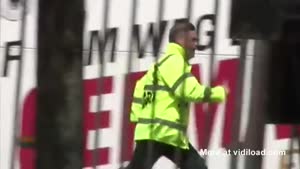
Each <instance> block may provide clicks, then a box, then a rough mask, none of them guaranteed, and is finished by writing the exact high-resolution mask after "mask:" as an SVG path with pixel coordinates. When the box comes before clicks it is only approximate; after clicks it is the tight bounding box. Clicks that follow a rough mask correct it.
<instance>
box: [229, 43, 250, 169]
mask: <svg viewBox="0 0 300 169" xmlns="http://www.w3.org/2000/svg"><path fill="white" fill-rule="evenodd" d="M247 44H248V40H240V59H239V60H240V61H239V62H240V63H239V75H238V80H237V89H236V90H237V92H236V95H235V112H234V119H233V125H232V126H233V127H232V145H231V148H232V150H233V151H234V150H238V149H240V148H242V145H241V144H242V143H240V142H239V135H240V134H239V133H240V127H236V126H240V125H241V124H240V122H241V113H242V104H243V88H244V75H245V67H246V56H247ZM237 163H238V157H237V156H236V155H234V154H231V161H230V169H237Z"/></svg>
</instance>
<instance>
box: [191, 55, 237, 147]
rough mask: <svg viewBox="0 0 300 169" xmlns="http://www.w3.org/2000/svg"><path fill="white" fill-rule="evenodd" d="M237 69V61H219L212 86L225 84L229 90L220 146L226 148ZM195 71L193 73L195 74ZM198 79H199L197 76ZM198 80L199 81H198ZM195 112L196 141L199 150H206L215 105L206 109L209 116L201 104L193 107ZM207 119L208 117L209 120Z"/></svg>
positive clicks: (230, 128) (228, 138)
mask: <svg viewBox="0 0 300 169" xmlns="http://www.w3.org/2000/svg"><path fill="white" fill-rule="evenodd" d="M237 68H238V59H232V60H225V61H221V62H220V65H219V71H218V75H217V77H216V79H215V80H214V82H213V86H216V85H222V84H227V85H228V87H229V89H230V94H229V95H228V96H227V102H226V105H225V118H224V126H223V132H222V134H223V136H222V146H223V147H228V146H229V144H230V143H231V140H232V138H231V135H232V127H233V126H232V124H233V115H234V103H235V100H234V97H235V89H236V82H237V72H238V71H237ZM197 72H199V71H197V70H196V69H195V73H197ZM198 77H200V76H199V75H198ZM199 80H200V79H199ZM195 111H196V115H195V116H196V129H197V140H198V144H199V147H198V148H199V149H206V148H208V144H209V141H210V138H211V136H212V127H213V125H214V124H215V117H216V111H217V105H216V104H212V105H210V106H209V108H208V111H207V112H208V113H210V115H209V116H207V115H206V112H205V111H204V110H203V105H202V104H196V105H195ZM207 117H210V118H209V119H208V118H207Z"/></svg>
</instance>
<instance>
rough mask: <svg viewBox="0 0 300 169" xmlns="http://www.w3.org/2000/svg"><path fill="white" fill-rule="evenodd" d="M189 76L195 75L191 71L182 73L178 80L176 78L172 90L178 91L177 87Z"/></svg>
mask: <svg viewBox="0 0 300 169" xmlns="http://www.w3.org/2000/svg"><path fill="white" fill-rule="evenodd" d="M189 77H193V75H192V74H191V73H184V74H183V75H181V76H180V77H179V78H178V79H177V80H176V82H175V83H174V84H173V86H172V88H171V89H172V91H173V92H175V91H176V89H177V87H178V86H179V85H180V84H181V83H182V82H184V80H185V79H186V78H189Z"/></svg>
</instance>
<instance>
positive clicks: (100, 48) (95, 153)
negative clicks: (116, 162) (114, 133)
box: [91, 0, 110, 169]
mask: <svg viewBox="0 0 300 169" xmlns="http://www.w3.org/2000/svg"><path fill="white" fill-rule="evenodd" d="M104 3H105V4H104V6H103V7H104V9H103V25H102V31H101V32H100V34H99V36H100V38H99V41H100V42H99V43H98V44H99V46H98V51H99V53H98V54H99V64H98V74H99V79H98V82H97V93H98V100H97V109H96V112H95V113H96V118H95V128H96V130H95V139H94V151H93V168H94V169H96V168H97V165H100V155H99V148H98V146H99V144H100V141H101V137H100V133H99V129H100V127H99V126H100V122H101V119H100V118H101V116H100V113H101V109H102V97H101V92H102V90H103V86H104V83H103V77H104V75H105V69H106V59H105V45H104V44H105V39H106V33H107V23H108V15H109V7H110V5H109V0H105V1H104ZM101 44H102V45H101ZM92 45H93V44H91V46H92ZM98 168H99V167H98Z"/></svg>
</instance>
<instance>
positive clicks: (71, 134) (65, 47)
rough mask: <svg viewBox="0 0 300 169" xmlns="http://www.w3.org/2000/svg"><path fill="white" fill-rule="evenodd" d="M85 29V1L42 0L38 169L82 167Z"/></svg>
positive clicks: (74, 168)
mask: <svg viewBox="0 0 300 169" xmlns="http://www.w3.org/2000/svg"><path fill="white" fill-rule="evenodd" d="M74 18H76V19H75V20H74ZM83 24H84V2H83V0H64V1H61V0H40V1H39V18H38V28H39V29H38V43H37V45H38V69H37V135H36V138H37V140H36V147H37V160H36V167H37V169H82V168H83V163H82V161H83V160H82V159H83V132H82V131H83V123H82V117H83V106H82V104H83V82H82V78H83V76H82V65H83V63H82V51H83V44H82V43H83Z"/></svg>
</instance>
